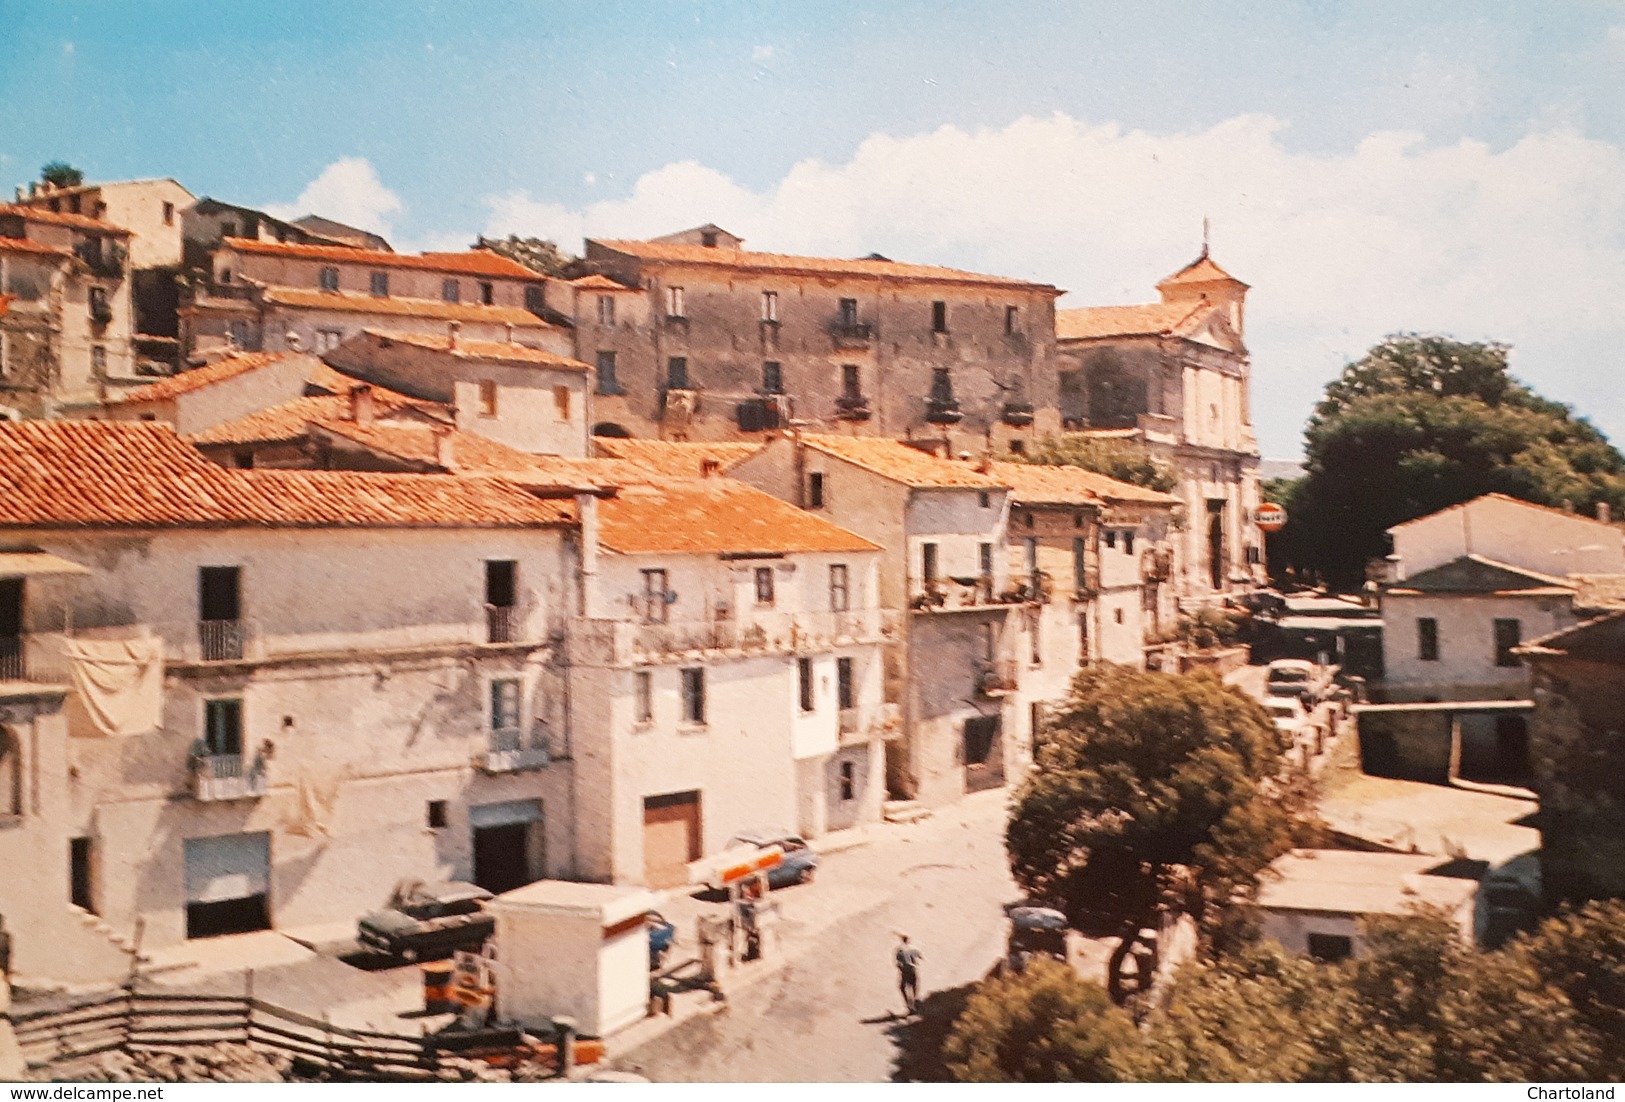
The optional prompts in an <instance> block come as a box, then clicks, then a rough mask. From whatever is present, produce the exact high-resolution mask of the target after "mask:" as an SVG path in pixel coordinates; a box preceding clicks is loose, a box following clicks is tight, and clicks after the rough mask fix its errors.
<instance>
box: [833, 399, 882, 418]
mask: <svg viewBox="0 0 1625 1102" xmlns="http://www.w3.org/2000/svg"><path fill="white" fill-rule="evenodd" d="M871 416H873V414H872V413H871V411H870V409H869V398H868V396H867V395H863V394H843V395H841V396H840V397H839V398H837V399H835V419H836V420H837V421H867V420H869V418H870V417H871Z"/></svg>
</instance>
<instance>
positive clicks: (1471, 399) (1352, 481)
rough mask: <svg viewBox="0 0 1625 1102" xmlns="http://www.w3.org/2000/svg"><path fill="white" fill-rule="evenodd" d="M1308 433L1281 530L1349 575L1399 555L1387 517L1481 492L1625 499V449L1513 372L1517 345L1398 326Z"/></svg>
mask: <svg viewBox="0 0 1625 1102" xmlns="http://www.w3.org/2000/svg"><path fill="white" fill-rule="evenodd" d="M1306 439H1307V448H1306V457H1307V470H1306V473H1305V476H1304V478H1303V479H1302V480H1300V481H1299V482H1297V483H1296V484H1295V485H1289V486H1283V487H1278V488H1277V491H1278V492H1280V491H1285V492H1286V494H1287V495H1288V500H1287V501H1285V502H1284V504H1286V506H1287V511H1288V523H1287V527H1286V529H1285V530H1284V531H1283V532H1282V533H1281V534H1280V536H1279V537H1277V539H1276V540H1272V541H1271V542H1272V544H1275V543H1276V542H1277V540H1278V541H1279V545H1280V546H1279V553H1278V555H1277V561H1282V560H1284V561H1285V562H1286V563H1287V564H1290V565H1292V566H1295V567H1298V568H1300V569H1307V570H1311V571H1314V572H1317V573H1319V574H1321V575H1322V576H1324V577H1325V578H1326V579H1327V580H1329V581H1332V582H1334V583H1336V584H1340V585H1355V584H1358V583H1359V582H1361V581H1363V580H1364V576H1365V566H1366V563H1367V562H1368V561H1370V560H1372V559H1377V558H1381V557H1382V556H1383V555H1384V554H1386V551H1387V547H1386V540H1385V537H1384V533H1385V532H1386V530H1387V529H1388V528H1391V527H1392V526H1394V525H1395V524H1399V523H1401V522H1403V521H1406V520H1410V519H1413V518H1415V517H1418V516H1422V515H1424V514H1427V513H1431V512H1435V511H1437V510H1439V509H1443V508H1446V507H1447V506H1450V505H1455V504H1458V503H1460V502H1463V501H1467V500H1469V499H1471V498H1474V497H1477V496H1479V495H1480V494H1486V493H1492V492H1499V493H1505V494H1509V495H1511V496H1513V497H1517V498H1521V499H1523V500H1525V501H1532V502H1535V503H1537V504H1541V505H1549V506H1554V507H1561V506H1563V505H1565V504H1568V505H1572V506H1574V507H1575V508H1579V509H1584V510H1591V509H1594V508H1595V506H1596V505H1597V503H1598V502H1608V503H1609V504H1610V505H1611V506H1615V507H1618V506H1620V505H1621V504H1622V503H1625V458H1622V457H1621V456H1620V454H1619V452H1617V451H1616V450H1615V449H1614V448H1613V447H1612V446H1611V445H1610V444H1609V443H1608V441H1607V439H1606V438H1605V437H1604V436H1603V435H1602V434H1601V433H1600V432H1598V431H1597V430H1596V429H1595V428H1593V427H1592V426H1591V425H1590V424H1589V423H1587V422H1586V421H1585V420H1584V419H1583V418H1576V417H1575V416H1573V414H1572V412H1571V411H1570V410H1569V409H1568V407H1566V406H1563V405H1561V404H1559V403H1557V402H1552V401H1549V400H1547V399H1544V398H1541V397H1540V396H1538V395H1536V394H1534V393H1533V392H1532V391H1530V390H1529V389H1528V388H1527V387H1526V386H1524V385H1523V384H1522V383H1520V382H1518V381H1517V380H1516V379H1514V378H1513V377H1512V376H1511V375H1510V374H1509V373H1508V370H1507V347H1506V346H1505V345H1500V344H1492V343H1469V342H1461V341H1455V340H1451V339H1450V338H1448V337H1440V336H1415V335H1404V336H1396V337H1390V338H1388V339H1387V340H1385V341H1383V342H1382V343H1380V344H1378V345H1376V346H1375V347H1374V348H1372V349H1371V350H1370V351H1369V352H1367V353H1366V355H1365V356H1364V357H1362V358H1361V359H1360V360H1358V361H1356V362H1355V363H1351V364H1349V365H1348V366H1347V367H1346V368H1344V370H1343V373H1342V375H1341V376H1340V377H1339V378H1338V379H1336V380H1334V381H1333V382H1332V383H1330V384H1328V386H1327V387H1326V394H1325V397H1324V399H1323V400H1322V401H1321V402H1320V404H1319V405H1318V406H1317V407H1316V409H1315V413H1314V416H1313V417H1311V418H1310V421H1309V425H1308V429H1307V431H1306ZM1273 549H1274V548H1272V550H1273Z"/></svg>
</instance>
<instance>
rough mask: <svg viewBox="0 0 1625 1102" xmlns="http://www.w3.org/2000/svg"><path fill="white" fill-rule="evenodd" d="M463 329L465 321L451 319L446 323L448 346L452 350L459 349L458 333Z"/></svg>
mask: <svg viewBox="0 0 1625 1102" xmlns="http://www.w3.org/2000/svg"><path fill="white" fill-rule="evenodd" d="M462 331H463V323H462V322H460V321H451V322H447V323H446V348H447V349H448V350H450V351H452V352H455V351H457V335H458V334H459V333H461V332H462Z"/></svg>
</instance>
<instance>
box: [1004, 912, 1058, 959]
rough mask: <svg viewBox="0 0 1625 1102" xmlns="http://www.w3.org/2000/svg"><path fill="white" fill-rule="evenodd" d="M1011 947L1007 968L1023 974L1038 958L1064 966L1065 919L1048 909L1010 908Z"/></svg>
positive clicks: (1007, 952) (1006, 955) (1007, 951)
mask: <svg viewBox="0 0 1625 1102" xmlns="http://www.w3.org/2000/svg"><path fill="white" fill-rule="evenodd" d="M1009 914H1010V944H1009V947H1008V949H1007V950H1006V952H1005V958H1004V967H1005V968H1006V969H1008V970H1009V971H1012V972H1015V973H1017V974H1020V973H1021V972H1024V971H1026V968H1027V962H1028V961H1030V960H1031V959H1032V958H1033V957H1035V956H1045V957H1050V958H1051V959H1053V960H1058V961H1060V962H1062V963H1063V964H1064V963H1066V960H1067V944H1066V935H1067V929H1068V926H1069V924H1068V922H1067V920H1066V915H1064V914H1062V913H1061V912H1060V911H1057V910H1052V909H1051V908H1049V907H1011V908H1010V910H1009Z"/></svg>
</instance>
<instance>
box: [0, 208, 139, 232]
mask: <svg viewBox="0 0 1625 1102" xmlns="http://www.w3.org/2000/svg"><path fill="white" fill-rule="evenodd" d="M8 214H15V215H18V216H20V217H22V218H23V219H25V220H27V221H29V222H40V223H43V224H46V225H51V226H68V227H71V228H73V229H76V230H82V231H83V232H85V233H96V234H101V235H102V236H103V237H130V236H132V235H131V233H130V231H129V230H127V229H125V228H124V227H122V226H115V225H113V223H111V222H103V221H102V220H101V219H100V218H90V217H87V216H86V215H83V214H62V213H60V212H58V211H54V210H42V209H41V208H39V207H27V206H18V205H17V204H16V203H0V217H4V216H5V215H8Z"/></svg>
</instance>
